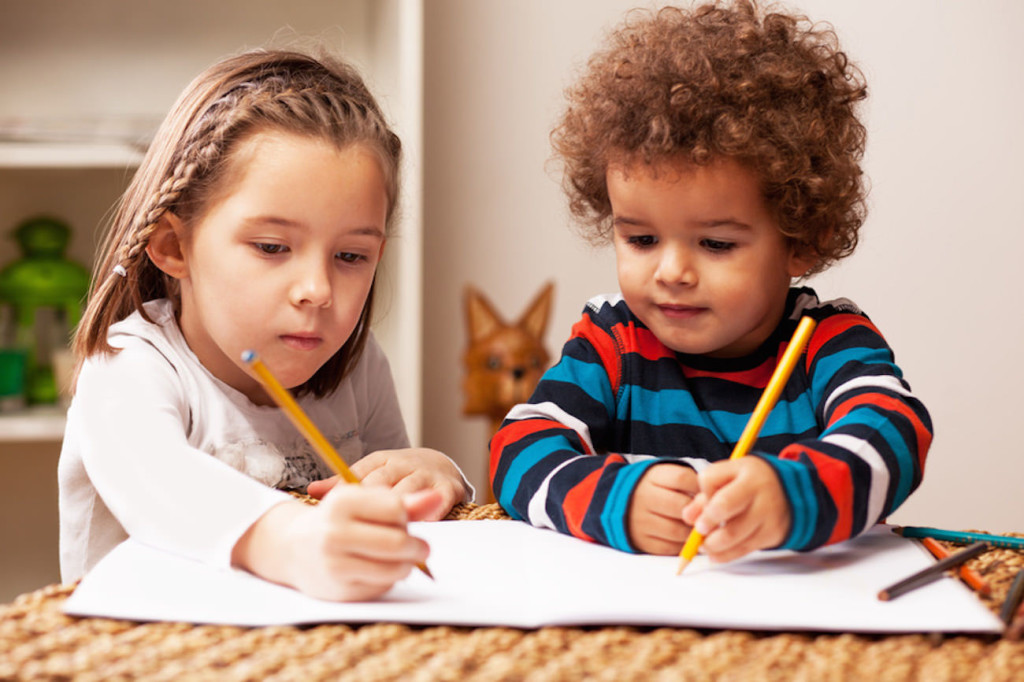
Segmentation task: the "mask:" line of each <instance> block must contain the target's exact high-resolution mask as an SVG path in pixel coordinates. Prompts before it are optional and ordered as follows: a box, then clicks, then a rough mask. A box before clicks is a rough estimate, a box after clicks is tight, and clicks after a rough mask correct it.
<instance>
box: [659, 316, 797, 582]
mask: <svg viewBox="0 0 1024 682" xmlns="http://www.w3.org/2000/svg"><path fill="white" fill-rule="evenodd" d="M816 324H817V323H816V322H815V321H814V320H813V319H811V318H810V317H803V318H801V319H800V324H798V325H797V326H796V331H795V332H793V338H792V339H790V340H789V345H788V346H786V351H785V352H784V353H783V354H782V360H780V361H779V364H778V365H776V367H775V371H774V372H772V376H771V379H769V380H768V385H767V386H766V387H765V389H764V393H762V394H761V399H760V400H758V401H757V406H756V407H754V412H753V414H751V415H750V420H749V421H748V422H747V425H746V427H744V429H743V433H741V434H740V439H739V440H738V441H736V445H735V446H734V447H733V449H732V454H731V455H729V459H739V458H740V457H743V456H745V455H746V454H747V453H748V452H750V448H751V447H753V445H754V441H756V440H757V434H758V433H760V432H761V427H762V426H764V422H765V420H766V419H767V418H768V413H769V412H771V411H772V408H773V407H775V403H776V402H778V400H779V396H780V395H781V394H782V389H783V388H784V387H785V386H786V382H788V381H789V377H790V375H791V374H792V373H793V369H794V368H795V367H796V363H797V360H799V359H800V354H801V353H802V352H803V349H804V346H806V345H807V341H808V340H809V339H810V338H811V333H812V332H814V327H815V325H816ZM702 542H704V536H703V535H702V534H701V533H698V532H697V529H696V528H694V529H693V530H691V531H690V537H688V538H687V539H686V544H685V545H683V549H682V550H681V551H680V552H679V568H677V569H676V575H680V574H681V573H682V572H683V571H684V570H686V567H687V566H689V564H690V562H691V561H693V557H695V556H697V550H698V549H700V545H701V543H702Z"/></svg>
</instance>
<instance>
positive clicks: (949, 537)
mask: <svg viewBox="0 0 1024 682" xmlns="http://www.w3.org/2000/svg"><path fill="white" fill-rule="evenodd" d="M896 532H897V533H899V534H900V535H902V536H903V537H905V538H935V539H936V540H944V541H945V542H957V543H960V544H963V545H966V544H970V543H972V542H987V543H988V544H990V545H992V546H993V547H1005V548H1007V549H1024V538H1015V537H1011V536H1007V535H990V534H989V533H970V532H968V531H964V530H942V529H941V528H926V527H924V526H901V527H899V528H897V529H896Z"/></svg>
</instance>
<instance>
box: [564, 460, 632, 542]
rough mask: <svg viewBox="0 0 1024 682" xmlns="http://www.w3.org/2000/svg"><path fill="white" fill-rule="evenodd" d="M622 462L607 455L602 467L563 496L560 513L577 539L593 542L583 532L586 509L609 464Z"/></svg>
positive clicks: (592, 539)
mask: <svg viewBox="0 0 1024 682" xmlns="http://www.w3.org/2000/svg"><path fill="white" fill-rule="evenodd" d="M624 461H625V460H624V459H623V458H622V457H620V456H619V455H609V456H608V457H606V458H605V460H604V466H602V467H601V468H600V469H598V470H597V471H593V472H591V473H589V474H587V476H586V478H584V479H583V480H582V481H580V482H579V483H577V484H576V485H575V486H573V487H572V489H571V490H569V492H567V493H566V494H565V499H564V500H563V502H562V513H563V514H564V515H565V523H566V525H567V526H568V528H569V532H570V533H572V534H573V535H575V536H576V537H578V538H583V539H584V540H589V541H590V542H593V541H594V538H592V537H590V536H589V535H587V534H586V533H584V532H583V519H584V518H585V517H586V515H587V509H588V508H589V507H590V502H591V500H593V499H594V490H596V489H597V483H598V481H599V480H601V475H602V474H603V473H604V470H605V469H606V468H608V466H609V465H611V464H615V463H619V462H624Z"/></svg>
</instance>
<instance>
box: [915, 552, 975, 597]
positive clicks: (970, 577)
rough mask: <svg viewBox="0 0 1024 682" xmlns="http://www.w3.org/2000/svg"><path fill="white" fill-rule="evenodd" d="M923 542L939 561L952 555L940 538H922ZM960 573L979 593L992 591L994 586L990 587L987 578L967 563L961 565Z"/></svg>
mask: <svg viewBox="0 0 1024 682" xmlns="http://www.w3.org/2000/svg"><path fill="white" fill-rule="evenodd" d="M921 544H922V545H924V547H925V549H927V550H928V551H929V552H931V553H932V556H933V557H935V558H936V559H938V560H939V561H941V560H943V559H945V558H946V557H948V556H950V555H951V552H950V551H949V550H948V549H946V548H945V547H943V546H942V545H940V544H939V541H938V540H933V539H932V538H921ZM959 573H960V577H961V578H962V579H963V581H964V582H965V583H967V584H968V585H970V586H971V588H972V589H973V590H974V591H975V592H977V593H978V594H984V595H988V594H989V593H991V592H992V588H991V587H989V584H988V583H987V582H985V579H984V578H982V577H981V575H979V574H978V572H977V571H975V570H974V569H973V568H971V567H970V566H968V565H967V564H963V565H961V566H960V570H959Z"/></svg>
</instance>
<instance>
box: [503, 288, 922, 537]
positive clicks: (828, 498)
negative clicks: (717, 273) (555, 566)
mask: <svg viewBox="0 0 1024 682" xmlns="http://www.w3.org/2000/svg"><path fill="white" fill-rule="evenodd" d="M802 315H809V316H811V317H813V318H814V319H815V320H817V322H818V325H817V327H816V328H815V331H814V334H813V336H812V337H811V340H810V342H809V343H808V346H807V350H806V352H805V354H804V355H803V356H802V357H801V360H800V362H799V363H798V365H797V367H796V369H795V370H794V372H793V375H792V376H791V378H790V380H789V382H788V383H787V385H786V387H785V389H784V391H783V393H782V395H781V397H780V398H779V401H778V403H777V404H776V406H775V408H774V409H773V410H772V411H771V413H770V415H769V416H768V418H767V420H766V421H765V424H764V426H763V428H762V429H761V433H760V437H759V438H758V440H757V442H756V443H755V445H754V447H753V449H752V450H751V453H750V455H751V456H759V457H762V458H763V459H764V460H765V461H766V462H768V463H769V464H770V465H771V466H772V467H773V469H774V470H775V472H776V473H777V475H778V477H779V480H780V481H781V483H782V486H783V490H784V492H785V495H786V498H787V500H788V501H789V505H790V512H791V519H792V522H791V524H790V531H789V534H788V536H787V538H786V539H785V541H784V542H783V543H782V545H780V547H782V548H786V549H796V550H809V549H813V548H815V547H819V546H821V545H825V544H830V543H834V542H839V541H842V540H845V539H848V538H851V537H854V536H856V535H857V534H859V533H861V532H862V531H864V530H866V529H868V528H870V527H871V526H872V525H873V524H875V523H876V522H878V521H879V520H880V519H882V518H884V517H885V516H887V515H888V514H891V513H892V512H893V511H894V510H895V509H896V508H897V507H899V506H900V505H901V504H902V503H903V501H904V500H906V499H907V497H908V496H909V495H910V493H911V492H912V491H913V490H914V489H915V488H917V486H918V485H919V484H920V482H921V476H922V473H923V471H924V459H925V455H926V454H927V452H928V446H929V445H930V443H931V438H932V427H931V420H930V418H929V416H928V412H927V410H926V409H925V407H924V405H922V404H921V402H920V401H918V400H917V398H915V397H914V396H913V395H912V394H911V392H910V387H909V385H908V384H907V382H905V381H904V380H903V376H902V372H901V371H900V368H899V367H897V366H896V364H895V362H894V358H893V353H892V351H891V350H890V349H889V347H888V345H887V344H886V342H885V340H884V339H883V338H882V335H881V334H880V333H879V332H878V330H877V329H876V328H875V327H874V325H873V324H872V323H871V321H870V320H869V319H868V318H867V316H866V315H864V314H863V313H861V312H860V310H858V309H857V307H856V306H855V305H853V304H852V303H851V302H849V301H847V300H845V299H839V300H835V301H829V302H825V303H820V302H819V301H818V298H817V295H816V294H815V293H814V291H813V290H811V289H808V288H794V289H791V290H790V293H789V297H788V300H787V304H786V313H785V314H784V315H783V319H782V321H781V322H780V324H779V325H778V327H777V328H776V329H775V331H774V332H773V333H772V335H771V336H770V337H769V338H768V339H767V340H766V341H765V342H764V343H763V344H762V345H761V347H760V348H758V349H757V350H756V351H755V352H754V353H752V354H750V355H748V356H746V357H742V358H729V359H716V358H708V357H704V356H696V355H685V354H682V353H676V352H674V351H672V350H671V349H669V348H667V347H665V346H664V345H663V344H662V343H661V342H660V341H659V340H658V339H657V338H656V337H655V336H654V335H653V334H652V333H651V331H650V330H648V329H647V328H646V327H645V326H644V325H643V323H642V322H640V320H638V319H637V318H636V317H635V316H634V315H633V314H632V312H631V311H630V310H629V308H628V307H627V306H626V303H625V301H623V300H622V297H621V296H613V297H598V298H594V299H592V300H591V301H589V302H588V303H587V306H586V308H585V310H584V313H583V318H582V319H581V320H580V321H579V322H577V323H576V325H574V327H573V330H572V335H571V337H570V339H569V341H568V342H567V343H566V344H565V346H564V348H563V349H562V357H561V359H560V360H559V362H558V363H557V364H556V365H555V366H553V367H552V368H551V369H549V370H548V371H547V372H546V373H545V374H544V376H543V378H542V379H541V381H540V383H539V384H538V386H537V388H536V390H535V392H534V394H533V396H532V397H531V398H530V401H529V402H528V403H525V404H521V405H517V406H516V407H514V408H513V409H512V410H511V411H510V412H509V414H508V415H507V417H506V418H505V421H504V423H503V424H502V426H501V428H500V429H499V430H498V432H497V433H496V434H495V436H494V438H493V439H492V441H491V457H490V472H491V483H492V486H493V489H494V495H495V497H496V499H497V500H498V502H500V503H501V506H502V507H504V508H505V510H506V511H507V512H508V513H509V514H510V515H511V516H512V517H513V518H517V519H525V520H526V521H528V522H529V523H531V524H533V525H535V526H539V527H545V528H553V529H556V530H558V531H561V532H563V533H569V534H571V535H574V536H576V537H580V538H583V539H586V540H590V541H594V542H599V543H602V544H606V545H609V546H611V547H615V548H618V549H621V550H624V551H631V552H632V551H636V550H635V548H634V547H633V545H632V543H631V542H630V539H629V537H628V533H627V525H626V524H627V519H626V516H627V511H628V509H629V503H630V499H631V497H632V494H633V490H634V489H635V488H636V485H637V482H638V481H639V480H640V477H641V476H642V475H643V474H644V473H645V472H646V471H647V469H648V468H649V467H650V466H652V465H654V464H658V463H664V462H666V461H671V462H680V463H684V464H687V465H689V466H692V467H693V468H694V469H696V470H697V471H700V470H701V469H702V468H703V467H704V466H707V464H709V463H710V462H716V461H720V460H724V459H728V457H729V455H730V454H731V452H732V448H733V446H734V445H735V443H736V441H737V440H738V439H739V437H740V433H741V432H742V431H743V427H744V426H745V425H746V423H747V420H748V418H749V417H750V414H751V413H752V411H753V409H754V406H755V404H756V403H757V401H758V399H759V398H760V396H761V393H762V391H763V389H764V387H765V386H766V385H767V383H768V379H769V378H770V377H771V374H772V372H773V371H774V369H775V366H776V364H777V362H778V361H779V360H780V359H781V357H782V354H783V352H784V351H785V349H786V345H787V344H788V342H789V339H790V337H791V336H792V334H793V331H794V330H795V328H796V323H797V321H798V320H799V318H800V317H801V316H802Z"/></svg>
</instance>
